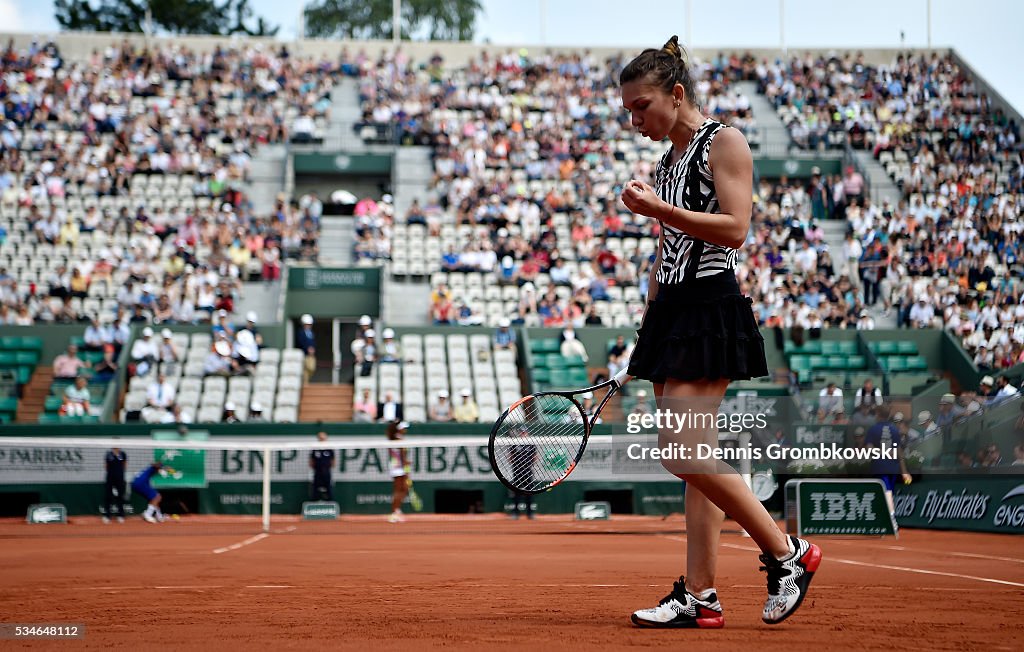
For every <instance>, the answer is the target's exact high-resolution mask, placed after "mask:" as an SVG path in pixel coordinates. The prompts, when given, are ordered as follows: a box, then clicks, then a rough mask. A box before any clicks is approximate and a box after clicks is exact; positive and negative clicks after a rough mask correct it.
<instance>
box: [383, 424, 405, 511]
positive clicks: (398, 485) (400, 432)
mask: <svg viewBox="0 0 1024 652" xmlns="http://www.w3.org/2000/svg"><path fill="white" fill-rule="evenodd" d="M408 429H409V424H408V422H406V421H402V422H398V421H392V422H391V423H389V424H388V429H387V433H388V439H390V440H392V441H397V440H400V439H402V437H404V436H405V431H406V430H408ZM388 467H389V469H390V471H391V482H392V488H391V516H389V517H388V521H389V522H391V523H400V522H402V521H404V520H405V516H404V515H403V514H402V501H403V500H405V497H406V496H407V495H408V494H409V480H410V477H409V451H408V450H406V449H405V448H389V449H388Z"/></svg>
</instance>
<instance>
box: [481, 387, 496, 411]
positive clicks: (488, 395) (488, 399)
mask: <svg viewBox="0 0 1024 652" xmlns="http://www.w3.org/2000/svg"><path fill="white" fill-rule="evenodd" d="M476 403H477V405H478V406H479V407H481V408H482V407H484V406H485V405H486V406H490V407H495V408H496V407H498V394H497V393H495V392H494V390H490V391H487V390H484V389H483V388H477V392H476Z"/></svg>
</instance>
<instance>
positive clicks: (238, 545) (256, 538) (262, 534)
mask: <svg viewBox="0 0 1024 652" xmlns="http://www.w3.org/2000/svg"><path fill="white" fill-rule="evenodd" d="M269 536H270V535H269V534H267V533H266V532H260V533H259V534H257V535H256V536H254V537H249V538H248V539H246V540H245V541H241V542H239V543H232V544H231V545H230V546H227V547H224V548H214V549H213V554H215V555H219V554H221V553H222V552H230V551H232V550H238V549H239V548H241V547H243V546H247V545H249V544H250V543H256V542H257V541H263V540H264V539H266V538H267V537H269Z"/></svg>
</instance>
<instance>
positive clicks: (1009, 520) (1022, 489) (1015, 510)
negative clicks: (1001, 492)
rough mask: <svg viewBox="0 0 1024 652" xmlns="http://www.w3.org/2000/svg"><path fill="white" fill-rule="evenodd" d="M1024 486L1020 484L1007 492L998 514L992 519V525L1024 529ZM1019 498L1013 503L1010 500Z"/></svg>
mask: <svg viewBox="0 0 1024 652" xmlns="http://www.w3.org/2000/svg"><path fill="white" fill-rule="evenodd" d="M1022 497H1024V484H1019V485H1017V486H1016V487H1014V488H1013V489H1011V490H1010V491H1008V492H1007V494H1006V495H1005V496H1003V499H1002V500H1001V501H1000V504H999V507H997V508H996V514H995V516H993V517H992V525H995V526H996V527H1008V528H1024V500H1020V498H1022ZM1013 498H1017V499H1018V500H1016V501H1013V502H1012V503H1007V501H1008V500H1011V499H1013Z"/></svg>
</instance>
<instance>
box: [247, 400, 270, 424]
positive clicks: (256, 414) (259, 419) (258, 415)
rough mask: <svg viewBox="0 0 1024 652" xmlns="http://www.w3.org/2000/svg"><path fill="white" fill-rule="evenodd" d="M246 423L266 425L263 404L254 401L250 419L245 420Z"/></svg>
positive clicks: (250, 406)
mask: <svg viewBox="0 0 1024 652" xmlns="http://www.w3.org/2000/svg"><path fill="white" fill-rule="evenodd" d="M245 422H246V423H266V422H267V418H266V417H265V416H263V404H262V403H260V402H259V401H253V402H252V404H251V405H249V418H248V419H246V420H245Z"/></svg>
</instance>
